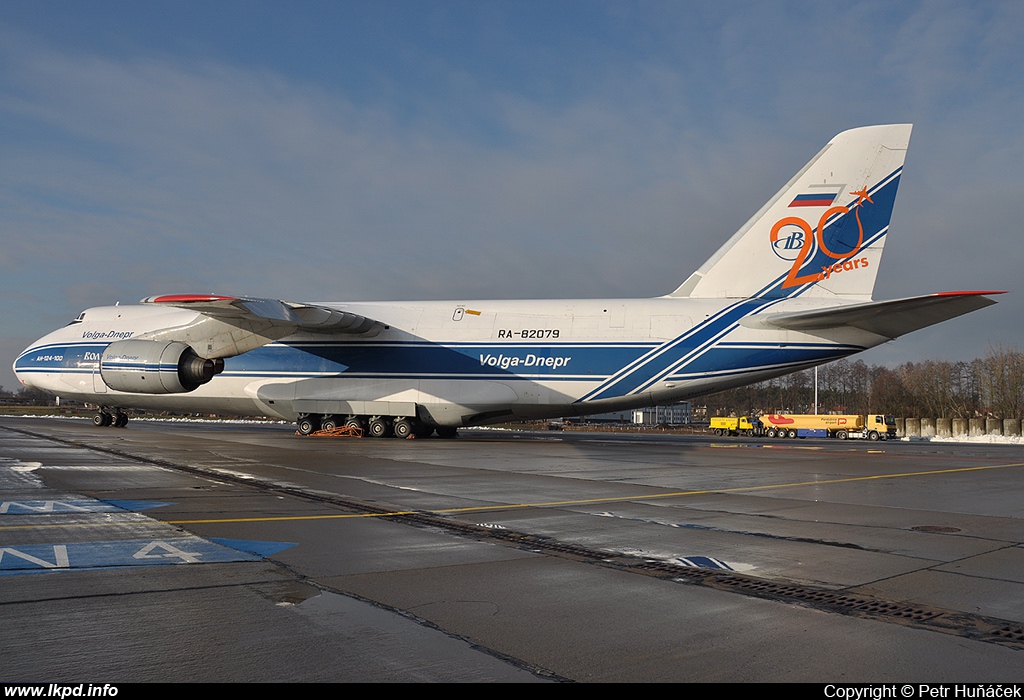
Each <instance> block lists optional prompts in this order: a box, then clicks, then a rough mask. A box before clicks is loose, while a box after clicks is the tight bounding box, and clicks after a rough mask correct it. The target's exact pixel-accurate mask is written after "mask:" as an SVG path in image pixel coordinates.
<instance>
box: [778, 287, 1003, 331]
mask: <svg viewBox="0 0 1024 700" xmlns="http://www.w3.org/2000/svg"><path fill="white" fill-rule="evenodd" d="M1005 293H1006V292H995V291H976V292H974V291H972V292H939V293H938V294H927V295H925V296H920V297H908V298H906V299H894V300H892V301H872V302H868V303H865V304H851V305H849V306H840V307H833V308H830V309H815V310H813V311H795V312H792V313H780V314H772V315H770V316H767V317H765V318H764V319H763V320H764V322H765V323H767V324H769V325H772V326H776V327H778V328H786V329H788V330H795V331H804V330H822V329H827V328H839V327H842V326H853V327H854V328H860V329H862V330H865V331H868V332H870V333H875V334H877V335H881V336H885V337H886V338H897V337H899V336H901V335H903V334H904V333H910V332H911V331H916V330H919V329H921V328H926V327H927V326H931V325H933V324H935V323H939V322H941V321H946V320H948V319H951V318H956V317H957V316H960V315H962V314H966V313H968V312H970V311H975V310H977V309H981V308H984V307H986V306H989V305H991V304H995V303H996V302H995V301H994V300H993V299H989V298H988V296H987V295H990V294H1005Z"/></svg>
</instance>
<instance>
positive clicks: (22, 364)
mask: <svg viewBox="0 0 1024 700" xmlns="http://www.w3.org/2000/svg"><path fill="white" fill-rule="evenodd" d="M34 347H35V344H32V345H30V346H28V347H27V348H25V349H24V350H22V352H21V354H20V355H18V359H16V360H15V361H14V364H13V365H12V366H11V368H12V369H13V370H14V376H15V377H17V379H18V381H19V382H20V383H21V385H22V386H24V387H28V388H29V389H35V388H36V386H35V384H33V383H32V373H31V372H28V371H26V370H27V369H28V366H29V364H30V362H31V360H30V359H29V355H30V354H31V352H32V349H33V348H34Z"/></svg>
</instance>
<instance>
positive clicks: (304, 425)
mask: <svg viewBox="0 0 1024 700" xmlns="http://www.w3.org/2000/svg"><path fill="white" fill-rule="evenodd" d="M296 425H297V426H298V429H299V435H309V434H310V433H312V432H314V431H315V430H316V427H317V426H316V420H315V419H314V418H313V417H312V416H306V417H305V418H299V420H298V421H297V423H296Z"/></svg>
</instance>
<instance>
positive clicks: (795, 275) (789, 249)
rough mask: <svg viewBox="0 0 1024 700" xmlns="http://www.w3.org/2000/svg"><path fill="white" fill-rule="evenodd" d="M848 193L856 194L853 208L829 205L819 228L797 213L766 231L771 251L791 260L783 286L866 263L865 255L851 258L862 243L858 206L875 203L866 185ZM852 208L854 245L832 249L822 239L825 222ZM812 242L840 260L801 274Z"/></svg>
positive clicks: (817, 279) (802, 282)
mask: <svg viewBox="0 0 1024 700" xmlns="http://www.w3.org/2000/svg"><path fill="white" fill-rule="evenodd" d="M850 194H852V195H856V197H857V201H856V202H855V203H854V204H853V206H852V208H851V207H846V206H836V207H829V208H828V209H826V210H825V212H824V213H823V214H822V215H821V217H820V218H819V219H818V227H817V228H816V229H812V228H811V225H810V224H809V223H807V221H806V220H805V219H803V218H801V217H799V216H787V217H784V218H782V219H779V220H778V221H777V222H775V225H774V226H772V230H771V233H770V234H769V240H770V241H771V246H772V251H773V252H774V253H775V254H776V255H777V256H779V257H780V258H782V259H783V260H791V261H792V262H793V264H792V265H791V266H790V268H789V274H788V275H786V279H785V281H784V282H783V283H782V288H783V289H788V288H790V287H799V286H800V285H804V284H813V283H814V282H820V281H821V280H823V279H827V278H828V277H830V276H831V275H832V273H834V272H841V271H843V270H855V269H860V268H862V267H867V266H868V259H867V258H860V259H859V260H851V258H853V256H854V255H856V254H857V253H859V252H860V250H861V246H862V245H864V225H863V224H862V223H861V221H860V209H861V207H863V206H864V202H867V203H869V204H874V202H873V201H872V200H871V197H870V196H869V195H868V188H867V186H864V187H863V188H861V189H859V190H857V191H856V192H851V193H850ZM851 209H852V211H853V215H854V218H855V219H856V220H857V242H856V243H855V244H854V245H853V246H849V248H850V249H849V250H847V251H836V250H832V249H830V248H829V246H828V244H827V243H826V242H825V237H824V234H823V232H824V230H825V225H826V224H827V223H828V220H829V219H831V218H832V217H833V216H835V215H837V214H849V213H850V211H851ZM815 243H817V245H818V249H819V250H820V251H821V252H822V253H824V254H825V255H827V256H828V257H829V258H831V259H832V260H836V261H839V262H830V263H829V264H827V265H823V266H822V267H821V272H810V273H805V274H800V270H801V268H802V267H803V266H804V264H806V263H807V259H808V257H809V256H810V255H811V251H812V249H813V248H814V244H815ZM833 245H835V243H833ZM844 247H847V246H844Z"/></svg>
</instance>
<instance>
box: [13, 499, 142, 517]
mask: <svg viewBox="0 0 1024 700" xmlns="http://www.w3.org/2000/svg"><path fill="white" fill-rule="evenodd" d="M120 510H123V509H122V508H118V507H117V506H116V505H114V504H113V503H104V502H103V501H95V500H93V499H91V498H90V499H68V500H63V501H2V502H0V515H49V514H51V513H111V512H117V511H120Z"/></svg>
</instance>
